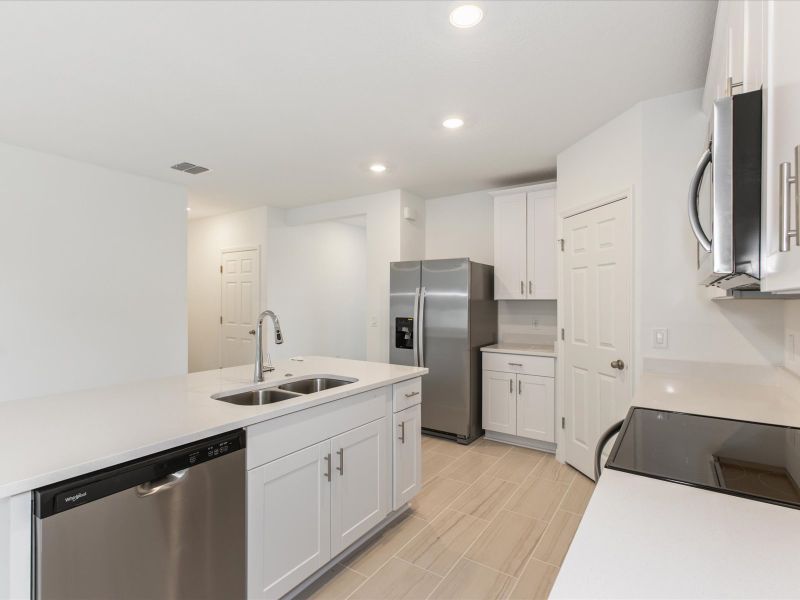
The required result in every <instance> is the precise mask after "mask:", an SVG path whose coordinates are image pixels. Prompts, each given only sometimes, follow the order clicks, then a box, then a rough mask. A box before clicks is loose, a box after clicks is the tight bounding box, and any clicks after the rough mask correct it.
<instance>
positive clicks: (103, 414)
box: [0, 357, 427, 598]
mask: <svg viewBox="0 0 800 600" xmlns="http://www.w3.org/2000/svg"><path fill="white" fill-rule="evenodd" d="M275 366H276V369H275V370H274V371H272V372H271V373H268V374H267V375H266V377H265V381H264V382H263V383H259V384H258V385H257V386H254V385H253V384H252V379H251V378H252V369H253V368H252V365H246V366H241V367H232V368H228V369H220V370H214V371H206V372H201V373H192V374H188V375H182V376H176V377H170V378H164V379H159V380H152V381H144V382H135V383H131V384H125V385H116V386H109V387H105V388H98V389H92V390H86V391H80V392H71V393H67V394H59V395H54V396H48V397H43V398H36V399H28V400H19V401H11V402H6V403H0V435H2V439H3V440H4V442H5V444H6V447H7V448H10V449H11V453H10V455H9V459H7V460H4V461H3V462H2V463H1V464H0V598H4V597H13V598H27V597H30V594H31V590H30V578H31V569H32V564H31V559H30V557H31V543H32V540H31V491H32V490H34V489H36V488H39V487H41V486H46V485H49V484H52V483H56V482H59V481H63V480H65V479H70V478H73V477H77V476H80V475H84V474H87V473H91V472H94V471H97V470H99V469H104V468H107V467H111V466H114V465H118V464H120V463H124V462H126V461H131V460H134V459H138V458H141V457H145V456H148V455H151V454H153V453H157V452H160V451H163V450H167V449H170V448H174V447H177V446H181V445H183V444H188V443H191V442H196V441H198V440H202V439H204V438H208V437H210V436H213V435H215V434H219V433H224V432H227V431H231V430H235V429H238V428H245V429H246V431H247V447H246V451H247V470H248V493H249V494H250V502H248V507H247V510H248V528H249V527H250V524H251V523H252V522H255V521H256V520H257V519H258V518H259V517H263V516H264V515H259V513H258V512H257V511H258V507H257V505H256V504H254V503H253V502H252V500H253V496H252V493H253V492H254V490H257V489H258V490H260V492H262V493H263V492H264V490H265V487H264V485H263V484H264V483H265V478H268V471H269V469H268V468H264V467H269V465H270V464H273V463H276V462H279V461H280V460H282V459H283V457H286V456H289V455H292V454H294V453H297V452H299V451H301V450H303V449H305V448H309V447H311V446H315V445H317V446H319V445H324V444H330V443H331V442H332V441H333V440H337V442H338V441H339V438H341V444H339V445H338V446H337V448H336V449H335V450H334V451H341V452H344V451H346V450H345V449H344V448H345V444H346V443H351V444H352V445H353V447H354V448H355V446H357V445H358V444H359V443H360V442H364V441H365V440H367V441H366V442H365V443H364V444H363V446H364V447H365V448H366V447H369V448H371V449H373V450H375V453H374V454H375V455H374V457H372V458H373V462H372V463H370V462H369V457H367V459H366V462H363V461H362V463H359V462H358V461H354V462H353V463H352V464H354V465H357V464H364V465H369V466H370V467H371V468H372V472H365V473H364V474H363V475H364V478H365V481H364V484H365V485H370V484H371V483H374V482H377V484H378V485H376V486H374V487H375V490H374V494H375V498H374V506H371V507H369V506H367V504H364V507H365V509H364V510H369V513H368V514H352V512H351V513H346V512H342V511H339V513H338V515H339V516H340V517H341V516H342V515H344V518H345V519H355V520H356V521H357V522H353V523H347V522H344V521H342V519H341V518H340V519H339V521H338V522H337V513H336V511H335V504H336V502H337V499H336V498H335V497H334V498H329V499H330V505H331V506H330V507H329V509H330V510H332V511H333V512H331V513H330V514H329V515H328V516H327V517H326V516H325V515H322V514H321V512H322V511H321V510H320V515H318V516H319V518H320V520H321V522H326V521H327V522H329V523H330V524H331V528H330V530H328V531H322V530H321V529H320V532H321V533H320V535H324V536H325V537H326V538H327V539H326V540H316V543H317V544H318V545H319V546H320V547H321V548H322V551H320V553H319V555H318V556H317V557H315V559H314V560H313V561H311V562H310V563H309V564H307V565H305V566H304V568H303V569H299V570H298V569H294V570H293V571H292V575H291V576H288V577H285V576H284V577H281V576H279V575H280V574H278V573H276V572H275V571H274V570H273V571H270V572H266V571H264V570H263V569H261V570H259V569H256V568H251V567H253V566H254V565H256V564H260V565H262V566H263V565H264V564H265V563H264V560H263V558H264V553H269V552H270V551H271V550H272V549H271V548H270V547H269V544H270V543H277V542H281V540H260V541H261V545H260V546H259V545H258V542H259V538H258V536H257V535H253V532H252V531H249V535H248V565H249V567H248V596H249V597H275V596H280V595H282V594H283V593H285V592H288V591H289V590H291V589H292V588H293V587H295V586H297V585H299V584H301V583H302V582H303V580H304V579H306V578H307V577H308V576H310V575H313V574H314V573H315V572H316V571H317V570H319V569H321V568H323V567H325V565H326V564H327V563H328V562H329V561H330V559H332V558H333V557H334V556H335V555H336V554H338V553H341V552H343V551H344V550H345V549H346V548H348V547H350V546H352V545H354V544H357V543H360V542H361V541H362V540H363V538H364V537H365V536H367V535H369V534H370V533H371V532H373V531H375V530H376V529H377V528H380V527H381V526H382V524H383V523H384V522H385V521H387V519H390V518H391V517H392V516H393V515H395V514H399V512H402V510H403V509H404V507H405V505H406V503H407V502H408V500H409V499H410V498H411V497H413V495H414V494H415V493H416V491H417V490H418V489H419V486H420V484H421V482H420V481H414V478H417V479H418V478H419V477H420V476H421V473H420V470H421V464H418V463H419V462H420V452H419V444H420V434H419V429H420V421H419V406H420V402H421V391H420V390H421V385H420V376H422V375H424V374H425V373H427V369H424V368H418V367H409V366H398V365H389V364H383V363H372V362H365V361H354V360H346V359H336V358H325V357H303V358H297V359H290V360H286V361H280V362H278V363H276V365H275ZM310 377H315V378H316V377H330V378H340V379H347V380H352V382H351V383H347V384H346V385H341V386H338V387H334V388H331V389H327V390H323V391H320V392H315V393H309V394H303V395H299V396H296V397H292V398H289V399H286V400H283V401H281V402H277V403H273V404H265V405H255V406H243V405H237V404H231V403H228V402H224V401H221V400H216V399H213V398H212V397H211V396H213V395H217V396H219V395H220V394H226V393H230V392H235V391H244V390H247V389H251V388H253V387H258V388H266V387H270V388H271V387H277V386H278V385H283V384H286V383H291V382H295V381H299V380H302V379H308V378H310ZM396 428H402V431H403V439H402V442H401V441H399V440H395V438H396V437H398V436H395V435H394V431H395V429H396ZM398 430H399V429H398ZM345 436H349V437H345ZM398 444H399V445H400V447H398ZM320 447H321V446H320ZM354 451H355V450H354ZM398 461H399V462H398ZM403 461H406V462H408V461H411V462H412V464H411V465H410V466H409V465H408V464H404V462H403ZM348 475H349V476H350V481H351V482H355V483H356V484H357V483H358V482H359V477H360V474H359V473H358V472H357V471H353V470H352V469H350V470H349V471H348ZM399 475H400V476H402V477H405V478H406V479H405V480H404V479H403V478H402V477H400V478H398V476H399ZM370 478H373V479H370ZM375 478H377V479H375ZM408 478H411V480H409V479H408ZM373 480H375V481H373ZM335 481H336V480H335V479H334V482H335ZM255 482H258V483H259V486H255V485H253V484H254V483H255ZM332 487H333V484H332ZM343 489H344V488H343V487H342V486H340V487H339V489H338V490H335V491H334V492H333V493H334V494H336V493H337V491H338V492H340V493H341V494H344V493H345V492H344V491H342V490H343ZM347 490H349V492H348V493H359V490H360V488H359V486H358V485H353V484H352V483H351V486H350V487H349V488H347ZM362 491H363V490H362ZM283 492H286V490H283ZM338 501H339V502H340V503H341V502H347V498H346V497H344V496H342V497H340V498H338ZM262 506H263V503H262ZM351 506H352V505H351ZM242 510H245V507H242ZM284 517H286V515H284ZM295 517H296V518H297V519H298V522H300V521H306V520H307V519H308V518H309V515H301V514H298V515H295ZM304 541H309V542H310V541H311V540H302V539H298V540H296V542H297V543H302V542H304ZM325 548H327V551H325ZM259 553H260V554H259ZM278 567H280V565H273V566H272V567H268V568H278ZM285 567H286V568H287V569H288V568H289V566H288V565H285ZM253 577H256V579H258V581H257V580H256V579H253ZM265 578H272V580H270V581H267V579H265Z"/></svg>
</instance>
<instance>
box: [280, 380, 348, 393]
mask: <svg viewBox="0 0 800 600" xmlns="http://www.w3.org/2000/svg"><path fill="white" fill-rule="evenodd" d="M353 381H355V380H352V379H351V380H348V379H332V378H330V377H311V378H310V379H301V380H299V381H293V382H291V383H284V384H283V385H279V386H278V389H279V390H286V391H288V392H295V393H298V394H313V393H315V392H321V391H322V390H329V389H331V388H335V387H339V386H340V385H347V384H348V383H353Z"/></svg>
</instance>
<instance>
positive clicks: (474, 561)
mask: <svg viewBox="0 0 800 600" xmlns="http://www.w3.org/2000/svg"><path fill="white" fill-rule="evenodd" d="M461 558H463V559H464V560H468V561H469V562H471V563H475V564H476V565H478V566H480V567H483V568H484V569H489V570H490V571H494V572H495V573H497V574H498V575H502V576H503V577H508V578H509V579H513V580H514V587H512V588H511V589H512V590H513V589H514V588H515V587H517V581H519V577H517V576H516V575H512V574H511V573H506V572H504V571H501V570H500V569H496V568H495V567H490V566H489V565H486V564H484V563H482V562H481V561H479V560H475V559H474V558H470V557H469V556H462V557H461ZM459 560H460V559H459ZM525 564H527V563H525Z"/></svg>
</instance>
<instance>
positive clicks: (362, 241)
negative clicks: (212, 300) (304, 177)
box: [264, 208, 367, 360]
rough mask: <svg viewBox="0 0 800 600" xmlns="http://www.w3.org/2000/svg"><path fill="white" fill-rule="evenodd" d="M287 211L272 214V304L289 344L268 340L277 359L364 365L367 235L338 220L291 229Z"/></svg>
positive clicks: (268, 334)
mask: <svg viewBox="0 0 800 600" xmlns="http://www.w3.org/2000/svg"><path fill="white" fill-rule="evenodd" d="M285 212H286V211H285V210H282V209H277V208H270V209H269V229H268V235H267V240H268V241H267V248H268V249H267V277H268V279H267V305H268V306H269V308H270V309H272V310H273V311H275V313H276V314H277V315H278V317H279V318H280V321H281V328H282V329H283V334H284V337H285V342H284V343H283V344H281V345H280V346H278V345H276V344H274V343H273V339H274V337H273V332H272V325H271V324H268V326H267V331H266V334H265V336H264V342H265V344H268V348H269V352H270V354H271V357H272V359H273V360H278V359H281V358H288V357H291V356H299V355H312V354H316V355H323V356H340V357H344V358H353V359H358V360H365V359H366V354H367V328H366V323H367V234H366V229H365V228H364V227H358V226H354V225H346V224H343V223H339V222H335V221H327V222H322V223H310V224H308V225H295V226H290V225H287V224H286V221H285Z"/></svg>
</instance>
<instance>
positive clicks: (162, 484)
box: [136, 469, 189, 498]
mask: <svg viewBox="0 0 800 600" xmlns="http://www.w3.org/2000/svg"><path fill="white" fill-rule="evenodd" d="M188 474H189V469H181V470H180V471H175V472H174V473H170V474H169V475H167V476H166V477H162V478H161V479H155V480H153V481H147V482H145V483H142V484H139V485H137V486H136V495H137V496H139V498H146V497H147V496H152V495H153V494H157V493H159V492H163V491H166V490H169V489H171V488H174V487H175V486H176V485H178V484H179V483H180V482H181V481H184V480H185V479H186V477H187V475H188Z"/></svg>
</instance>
